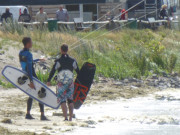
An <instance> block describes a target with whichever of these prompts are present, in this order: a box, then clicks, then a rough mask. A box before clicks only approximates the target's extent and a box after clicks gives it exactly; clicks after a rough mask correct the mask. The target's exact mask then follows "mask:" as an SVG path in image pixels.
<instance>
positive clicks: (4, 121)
mask: <svg viewBox="0 0 180 135" xmlns="http://www.w3.org/2000/svg"><path fill="white" fill-rule="evenodd" d="M1 122H2V123H6V124H12V121H11V119H8V118H5V119H3V120H2V121H1Z"/></svg>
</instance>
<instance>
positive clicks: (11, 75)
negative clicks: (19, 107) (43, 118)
mask: <svg viewBox="0 0 180 135" xmlns="http://www.w3.org/2000/svg"><path fill="white" fill-rule="evenodd" d="M2 75H3V76H4V77H5V78H6V79H7V80H8V81H9V82H10V83H12V84H13V85H14V86H15V87H16V88H18V89H20V90H21V91H23V92H24V93H26V94H27V95H28V96H30V97H32V98H33V99H35V100H37V101H38V102H40V103H42V104H44V105H46V106H48V107H51V108H53V109H58V108H59V106H60V104H59V103H58V100H57V96H56V94H55V93H54V92H53V91H52V90H51V89H50V88H48V87H47V86H46V85H45V84H43V83H42V82H40V81H39V80H38V79H36V78H33V83H34V85H35V88H36V89H31V88H30V87H29V83H30V80H29V78H28V76H27V73H26V72H24V71H22V70H20V69H17V68H15V67H12V66H6V67H5V68H4V69H3V70H2Z"/></svg>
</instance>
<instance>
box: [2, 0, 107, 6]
mask: <svg viewBox="0 0 180 135" xmlns="http://www.w3.org/2000/svg"><path fill="white" fill-rule="evenodd" d="M105 1H106V0H0V5H1V6H6V5H9V6H12V5H57V4H95V3H105Z"/></svg>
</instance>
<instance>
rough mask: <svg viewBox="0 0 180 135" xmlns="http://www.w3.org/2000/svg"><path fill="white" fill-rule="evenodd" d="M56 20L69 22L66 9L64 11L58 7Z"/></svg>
mask: <svg viewBox="0 0 180 135" xmlns="http://www.w3.org/2000/svg"><path fill="white" fill-rule="evenodd" d="M56 19H57V20H58V21H62V22H68V21H69V15H68V12H67V9H64V6H63V5H60V7H59V10H58V11H57V12H56Z"/></svg>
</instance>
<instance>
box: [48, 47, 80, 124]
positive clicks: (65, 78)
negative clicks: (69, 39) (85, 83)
mask: <svg viewBox="0 0 180 135" xmlns="http://www.w3.org/2000/svg"><path fill="white" fill-rule="evenodd" d="M67 53H68V45H66V44H63V45H62V46H61V54H62V55H61V57H60V58H59V59H57V60H55V64H54V66H53V68H52V70H51V72H50V75H49V78H48V83H47V85H48V86H50V81H51V79H52V78H53V76H54V74H55V72H56V71H58V74H57V81H58V84H57V97H58V102H59V103H60V104H61V108H62V111H63V115H64V118H65V121H68V120H69V121H72V117H73V110H74V104H73V93H74V82H73V76H74V75H73V70H75V71H76V73H77V74H79V67H78V64H77V62H76V60H75V59H74V58H72V57H70V56H69V55H68V54H67ZM66 101H68V108H69V119H68V116H67V110H68V109H67V105H66Z"/></svg>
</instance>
